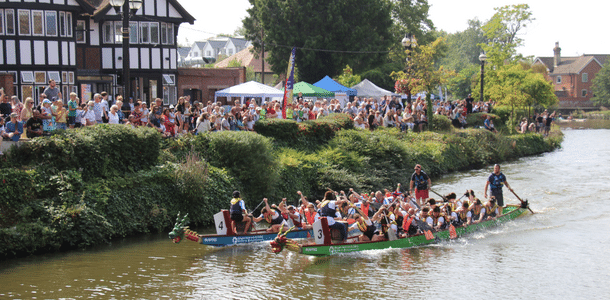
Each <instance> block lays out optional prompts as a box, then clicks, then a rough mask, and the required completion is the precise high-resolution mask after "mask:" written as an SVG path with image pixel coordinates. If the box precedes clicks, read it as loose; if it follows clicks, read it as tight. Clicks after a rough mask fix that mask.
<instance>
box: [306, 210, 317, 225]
mask: <svg viewBox="0 0 610 300" xmlns="http://www.w3.org/2000/svg"><path fill="white" fill-rule="evenodd" d="M304 214H305V219H306V220H307V224H309V225H313V223H314V222H315V221H316V212H315V211H313V212H312V211H309V209H307V211H305V212H304Z"/></svg>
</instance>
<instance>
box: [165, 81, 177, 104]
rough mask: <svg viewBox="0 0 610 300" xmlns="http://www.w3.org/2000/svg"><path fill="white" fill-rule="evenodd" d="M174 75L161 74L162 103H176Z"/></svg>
mask: <svg viewBox="0 0 610 300" xmlns="http://www.w3.org/2000/svg"><path fill="white" fill-rule="evenodd" d="M175 85H176V75H173V74H163V103H166V104H175V103H176V91H177V90H176V86H175Z"/></svg>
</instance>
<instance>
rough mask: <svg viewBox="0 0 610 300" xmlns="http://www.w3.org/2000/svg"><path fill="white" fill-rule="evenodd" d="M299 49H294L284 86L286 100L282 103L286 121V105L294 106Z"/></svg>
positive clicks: (283, 116) (283, 115)
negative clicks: (296, 62)
mask: <svg viewBox="0 0 610 300" xmlns="http://www.w3.org/2000/svg"><path fill="white" fill-rule="evenodd" d="M296 50H297V48H292V53H291V54H290V60H288V70H287V71H286V84H285V85H284V100H283V101H282V118H284V119H286V104H287V103H291V104H292V88H293V87H294V56H295V54H296Z"/></svg>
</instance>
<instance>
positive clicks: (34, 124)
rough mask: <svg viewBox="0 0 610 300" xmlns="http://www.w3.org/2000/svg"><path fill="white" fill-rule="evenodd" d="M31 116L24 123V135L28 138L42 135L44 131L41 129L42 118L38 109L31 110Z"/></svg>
mask: <svg viewBox="0 0 610 300" xmlns="http://www.w3.org/2000/svg"><path fill="white" fill-rule="evenodd" d="M32 113H33V116H32V117H31V118H30V119H29V120H28V121H27V123H26V124H25V127H26V136H27V137H28V138H30V139H32V138H35V137H39V136H43V135H44V134H45V132H44V131H43V130H42V119H41V118H40V111H38V110H37V109H35V110H33V111H32Z"/></svg>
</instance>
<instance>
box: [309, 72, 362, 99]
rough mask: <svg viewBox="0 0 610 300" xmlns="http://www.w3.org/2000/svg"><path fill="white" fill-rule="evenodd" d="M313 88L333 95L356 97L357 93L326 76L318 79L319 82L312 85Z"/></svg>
mask: <svg viewBox="0 0 610 300" xmlns="http://www.w3.org/2000/svg"><path fill="white" fill-rule="evenodd" d="M313 85H314V86H317V87H321V88H323V89H325V90H329V91H331V92H335V93H345V94H347V95H348V96H356V95H358V92H357V91H356V90H354V89H350V88H348V87H345V86H343V85H342V84H340V83H338V82H336V81H334V80H333V79H332V78H330V77H328V75H326V76H325V77H324V78H322V79H320V81H318V82H316V83H314V84H313Z"/></svg>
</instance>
